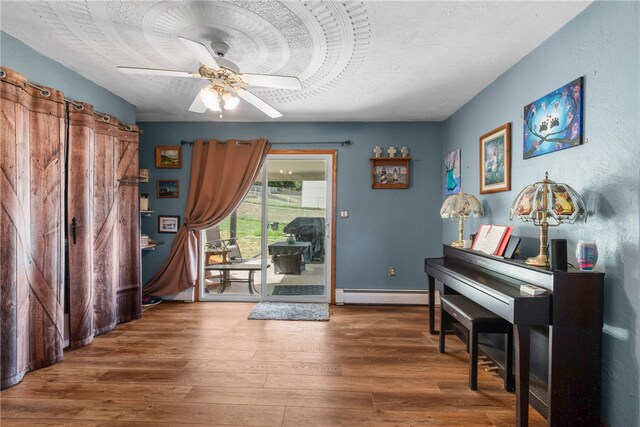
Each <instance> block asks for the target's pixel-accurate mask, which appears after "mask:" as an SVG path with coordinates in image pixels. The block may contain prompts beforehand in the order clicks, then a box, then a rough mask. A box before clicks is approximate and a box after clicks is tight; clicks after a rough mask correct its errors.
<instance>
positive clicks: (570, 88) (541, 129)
mask: <svg viewBox="0 0 640 427" xmlns="http://www.w3.org/2000/svg"><path fill="white" fill-rule="evenodd" d="M583 80H584V79H583V77H578V78H577V79H575V80H574V81H572V82H571V83H567V84H566V85H564V86H562V87H560V88H558V89H556V90H554V91H553V92H551V93H548V94H546V95H545V96H543V97H541V98H538V99H537V100H535V101H533V102H532V103H531V104H527V105H526V106H525V107H524V116H523V117H524V133H523V140H522V157H523V158H524V159H525V160H526V159H530V158H532V157H536V156H542V155H543V154H548V153H553V152H555V151H560V150H565V149H567V148H571V147H576V146H578V145H580V144H582V126H583V125H582V106H583V104H582V98H583Z"/></svg>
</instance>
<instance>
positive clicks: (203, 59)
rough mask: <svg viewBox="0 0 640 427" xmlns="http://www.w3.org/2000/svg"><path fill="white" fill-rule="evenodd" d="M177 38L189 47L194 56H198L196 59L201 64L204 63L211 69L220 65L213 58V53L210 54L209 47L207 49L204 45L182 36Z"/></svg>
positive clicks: (217, 68)
mask: <svg viewBox="0 0 640 427" xmlns="http://www.w3.org/2000/svg"><path fill="white" fill-rule="evenodd" d="M178 40H180V41H181V42H182V44H183V45H184V46H185V47H186V48H187V49H189V51H191V53H193V54H194V55H195V57H196V58H198V61H200V63H201V64H202V65H206V66H207V67H209V68H211V69H213V70H219V69H220V66H219V65H218V63H217V62H216V60H215V58H214V57H213V55H211V52H209V49H207V47H206V46H205V45H203V44H202V43H199V42H196V41H193V40H189V39H185V38H184V37H178Z"/></svg>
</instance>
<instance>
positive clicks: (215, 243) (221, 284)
mask: <svg viewBox="0 0 640 427" xmlns="http://www.w3.org/2000/svg"><path fill="white" fill-rule="evenodd" d="M332 188H333V154H287V153H278V154H270V155H269V156H268V157H267V160H266V161H265V165H264V167H263V169H262V172H261V174H260V176H259V177H258V179H257V180H256V182H255V184H254V186H253V187H252V188H251V190H250V191H249V193H248V194H247V196H246V197H245V198H244V200H243V202H242V203H241V204H240V206H239V207H238V208H237V209H236V211H235V212H234V213H233V214H232V215H230V216H229V217H228V218H227V219H225V220H224V221H223V222H222V223H221V224H219V225H218V226H216V227H213V228H211V229H209V230H206V231H205V232H203V233H202V235H201V241H202V246H201V274H200V277H201V280H200V299H201V300H205V301H206V300H212V301H220V300H226V301H260V300H266V301H301V302H302V301H330V299H331V271H332V269H331V235H330V232H331V226H330V225H331V223H332V217H331V215H332V210H333V207H332V200H333V197H332V195H333V193H332Z"/></svg>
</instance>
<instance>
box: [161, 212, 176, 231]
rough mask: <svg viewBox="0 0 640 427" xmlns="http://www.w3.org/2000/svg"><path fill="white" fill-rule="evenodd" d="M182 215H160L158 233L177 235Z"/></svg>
mask: <svg viewBox="0 0 640 427" xmlns="http://www.w3.org/2000/svg"><path fill="white" fill-rule="evenodd" d="M178 228H180V215H158V233H174V234H175V233H177V232H178Z"/></svg>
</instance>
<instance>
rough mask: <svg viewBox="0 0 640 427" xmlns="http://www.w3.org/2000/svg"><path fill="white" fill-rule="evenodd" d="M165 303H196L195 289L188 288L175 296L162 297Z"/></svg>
mask: <svg viewBox="0 0 640 427" xmlns="http://www.w3.org/2000/svg"><path fill="white" fill-rule="evenodd" d="M162 299H163V300H165V301H184V302H194V301H195V288H187V289H185V290H183V291H181V292H178V293H177V294H175V295H166V296H163V297H162Z"/></svg>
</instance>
